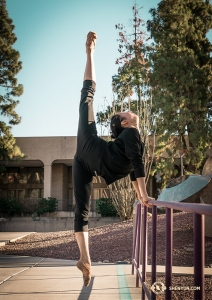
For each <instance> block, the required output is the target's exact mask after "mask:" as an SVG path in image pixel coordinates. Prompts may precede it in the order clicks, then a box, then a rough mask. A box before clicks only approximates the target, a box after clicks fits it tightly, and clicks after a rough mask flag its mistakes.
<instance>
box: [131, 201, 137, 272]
mask: <svg viewBox="0 0 212 300" xmlns="http://www.w3.org/2000/svg"><path fill="white" fill-rule="evenodd" d="M135 216H136V217H135V229H134V240H133V254H132V275H134V269H135V265H134V263H133V261H134V259H135V253H136V245H137V233H138V204H137V205H136V215H135ZM136 262H137V261H136Z"/></svg>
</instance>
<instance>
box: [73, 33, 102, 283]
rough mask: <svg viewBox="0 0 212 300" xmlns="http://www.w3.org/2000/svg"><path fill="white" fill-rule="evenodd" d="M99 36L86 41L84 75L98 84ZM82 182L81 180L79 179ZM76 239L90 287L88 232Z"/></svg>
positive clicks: (79, 265) (80, 264)
mask: <svg viewBox="0 0 212 300" xmlns="http://www.w3.org/2000/svg"><path fill="white" fill-rule="evenodd" d="M96 39H97V35H96V34H95V33H94V32H89V33H88V35H87V40H86V54H87V61H86V67H85V73H84V80H92V81H94V82H96V75H95V66H94V59H93V53H94V48H95V42H96ZM78 138H80V137H78ZM78 180H80V178H78ZM75 237H76V240H77V244H78V247H79V250H80V259H79V261H78V262H77V267H78V269H80V270H81V271H82V273H83V280H84V285H85V286H88V285H89V283H90V280H91V260H90V254H89V244H88V232H87V231H77V232H75Z"/></svg>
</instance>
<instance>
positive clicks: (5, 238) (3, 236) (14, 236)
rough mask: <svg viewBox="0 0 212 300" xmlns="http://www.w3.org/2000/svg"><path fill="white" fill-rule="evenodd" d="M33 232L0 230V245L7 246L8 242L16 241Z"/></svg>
mask: <svg viewBox="0 0 212 300" xmlns="http://www.w3.org/2000/svg"><path fill="white" fill-rule="evenodd" d="M31 233H33V232H0V246H5V245H6V244H8V243H10V242H11V243H12V242H15V241H16V240H18V239H21V238H23V237H24V236H26V235H29V234H31Z"/></svg>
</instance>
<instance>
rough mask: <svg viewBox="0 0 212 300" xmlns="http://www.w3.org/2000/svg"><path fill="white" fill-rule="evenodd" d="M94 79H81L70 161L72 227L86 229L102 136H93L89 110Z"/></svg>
mask: <svg viewBox="0 0 212 300" xmlns="http://www.w3.org/2000/svg"><path fill="white" fill-rule="evenodd" d="M94 92H95V82H93V81H91V80H85V81H84V82H83V88H82V91H81V100H80V107H79V124H78V133H77V150H76V154H75V157H74V162H73V184H74V196H75V201H76V210H75V219H74V230H75V232H82V231H88V215H89V200H90V196H91V189H92V179H93V176H95V175H96V174H99V173H100V162H101V149H102V147H104V145H103V144H104V143H106V141H104V140H103V139H101V138H99V137H98V136H97V130H96V124H95V121H94V113H93V96H94Z"/></svg>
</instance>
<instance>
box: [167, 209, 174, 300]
mask: <svg viewBox="0 0 212 300" xmlns="http://www.w3.org/2000/svg"><path fill="white" fill-rule="evenodd" d="M172 249H173V209H171V208H168V207H166V275H165V277H166V297H165V299H166V300H171V298H172V291H171V290H170V289H169V287H170V286H171V285H172Z"/></svg>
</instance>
